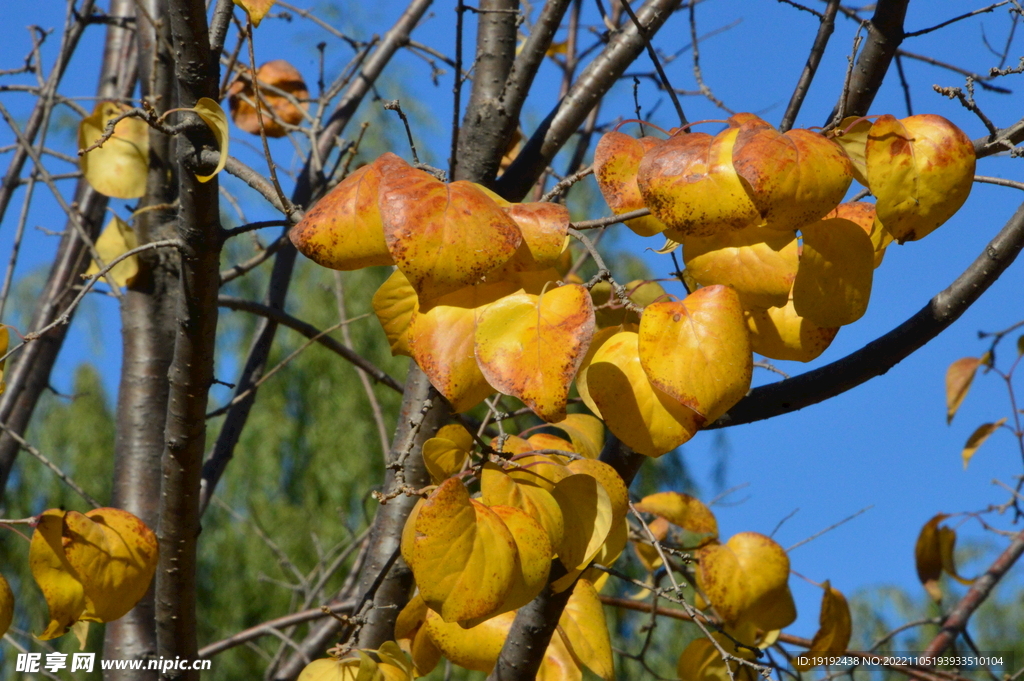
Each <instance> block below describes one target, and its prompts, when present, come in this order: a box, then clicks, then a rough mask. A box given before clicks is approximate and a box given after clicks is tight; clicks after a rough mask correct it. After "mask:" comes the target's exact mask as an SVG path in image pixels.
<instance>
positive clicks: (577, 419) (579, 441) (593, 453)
mask: <svg viewBox="0 0 1024 681" xmlns="http://www.w3.org/2000/svg"><path fill="white" fill-rule="evenodd" d="M551 425H553V426H554V427H555V428H560V429H561V430H563V431H565V433H566V435H568V436H569V439H570V440H572V446H573V449H574V450H575V451H576V452H578V453H579V454H582V455H583V456H585V457H587V458H588V459H596V458H597V457H599V456H600V455H601V450H602V449H603V448H604V423H602V422H601V419H599V418H597V417H594V416H591V415H590V414H569V415H567V416H566V417H565V418H564V419H562V420H561V421H559V422H558V423H552V424H551Z"/></svg>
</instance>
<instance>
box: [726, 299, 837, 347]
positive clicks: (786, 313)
mask: <svg viewBox="0 0 1024 681" xmlns="http://www.w3.org/2000/svg"><path fill="white" fill-rule="evenodd" d="M744 315H745V316H746V318H747V329H748V330H749V331H750V347H751V349H752V350H753V351H754V352H756V353H757V354H759V355H764V356H765V357H768V358H770V359H785V360H792V361H794V362H810V361H811V360H813V359H816V358H817V357H818V356H820V355H821V353H823V352H825V350H827V349H828V346H829V345H831V344H832V341H833V340H834V339H835V337H836V334H837V333H839V327H838V326H836V327H832V328H823V327H821V326H818V325H817V324H815V323H814V322H812V321H811V320H810V319H806V318H804V317H801V316H800V315H798V314H797V313H796V309H795V308H794V307H793V299H792V298H790V299H789V301H788V302H787V303H786V305H785V307H770V308H768V309H767V310H753V311H751V310H744Z"/></svg>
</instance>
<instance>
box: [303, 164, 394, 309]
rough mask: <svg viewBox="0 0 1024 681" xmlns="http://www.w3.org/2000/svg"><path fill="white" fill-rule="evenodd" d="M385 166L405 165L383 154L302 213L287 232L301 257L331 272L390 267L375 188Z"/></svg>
mask: <svg viewBox="0 0 1024 681" xmlns="http://www.w3.org/2000/svg"><path fill="white" fill-rule="evenodd" d="M387 157H393V158H387ZM389 162H397V163H403V164H404V163H405V162H404V161H402V160H401V159H400V158H398V157H397V156H395V155H394V154H384V156H381V157H380V158H378V159H377V160H376V161H374V162H373V163H371V164H369V165H365V166H363V167H362V168H360V169H358V170H356V171H355V172H353V173H352V174H351V175H349V176H348V177H346V178H345V179H344V180H343V181H342V182H341V183H339V184H338V186H337V187H335V188H334V189H332V190H331V191H330V192H328V193H327V194H326V195H325V196H324V197H323V198H322V199H320V200H319V201H317V202H316V203H315V204H314V205H313V207H312V208H310V209H309V210H308V211H306V214H305V216H303V218H302V220H300V221H299V223H298V224H297V225H295V226H294V227H292V229H291V231H289V233H288V237H289V238H290V239H291V241H292V243H293V244H295V247H296V248H297V249H299V252H300V253H302V254H303V255H305V256H306V257H307V258H309V259H310V260H312V261H313V262H315V263H317V264H318V265H323V266H324V267H330V268H331V269H335V270H358V269H360V268H363V267H369V266H371V265H391V264H393V263H394V261H393V260H392V259H391V253H390V252H388V247H387V244H386V243H384V225H383V223H382V222H381V217H380V211H379V210H378V209H377V189H378V187H379V186H380V178H381V174H382V172H383V168H384V167H385V166H387V164H388V163H389ZM392 277H394V275H392ZM389 281H390V280H389ZM383 288H384V287H383V286H382V287H381V289H382V290H383ZM409 289H410V290H411V289H412V287H411V286H410V287H409ZM375 309H376V308H375Z"/></svg>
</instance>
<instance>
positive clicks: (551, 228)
mask: <svg viewBox="0 0 1024 681" xmlns="http://www.w3.org/2000/svg"><path fill="white" fill-rule="evenodd" d="M474 186H478V187H480V185H474ZM480 189H481V190H482V191H484V192H485V193H486V194H487V195H488V196H490V197H492V198H494V199H495V203H497V204H498V205H499V206H501V208H502V210H504V211H505V212H506V213H507V214H508V216H509V217H510V218H512V219H513V220H514V221H515V223H516V225H517V226H518V227H519V231H520V233H521V234H522V235H523V241H522V243H521V244H519V248H518V249H516V252H515V254H514V255H513V256H512V257H511V258H509V260H508V262H506V263H505V264H504V265H502V266H501V267H500V268H498V269H497V270H494V271H493V272H491V273H490V274H488V275H487V279H488V280H489V281H494V280H495V279H502V278H505V277H506V276H508V275H510V274H512V273H515V272H527V271H537V270H543V269H546V268H548V267H554V266H556V265H557V264H558V263H559V261H560V259H561V257H562V253H563V252H565V250H566V245H567V242H566V239H567V238H568V236H567V235H568V233H569V209H568V208H566V207H565V206H563V205H561V204H558V203H548V202H546V201H545V202H542V201H536V202H532V203H509V202H507V201H505V200H504V199H502V198H501V197H499V196H497V195H496V194H494V193H493V192H491V191H490V190H488V189H487V188H486V187H480ZM555 278H556V279H557V277H555Z"/></svg>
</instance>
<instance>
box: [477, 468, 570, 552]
mask: <svg viewBox="0 0 1024 681" xmlns="http://www.w3.org/2000/svg"><path fill="white" fill-rule="evenodd" d="M480 492H481V500H482V501H483V502H484V503H485V504H486V505H488V506H495V505H501V506H511V507H513V508H518V509H521V510H522V511H524V512H526V513H527V514H528V515H529V516H530V517H531V518H533V519H534V520H536V521H537V522H538V523H540V525H541V527H543V528H544V529H545V531H547V533H548V539H549V541H550V542H551V546H552V548H553V549H554V548H556V547H558V546H559V545H560V544H561V543H562V535H563V534H564V532H565V523H564V521H563V519H562V509H561V508H560V507H559V506H558V502H557V501H555V498H554V497H553V496H551V492H550V491H548V490H547V489H544V488H543V487H538V486H536V485H533V484H530V483H528V482H524V481H523V480H516V479H513V478H512V477H510V476H509V475H508V474H507V473H505V471H503V470H502V469H501V467H500V466H498V465H497V464H494V463H490V462H488V463H485V464H484V466H483V470H482V471H481V473H480Z"/></svg>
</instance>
